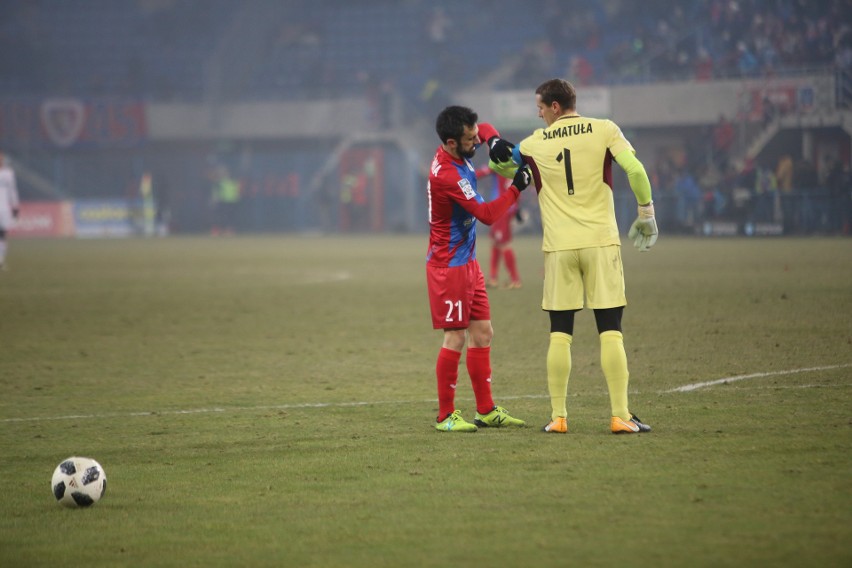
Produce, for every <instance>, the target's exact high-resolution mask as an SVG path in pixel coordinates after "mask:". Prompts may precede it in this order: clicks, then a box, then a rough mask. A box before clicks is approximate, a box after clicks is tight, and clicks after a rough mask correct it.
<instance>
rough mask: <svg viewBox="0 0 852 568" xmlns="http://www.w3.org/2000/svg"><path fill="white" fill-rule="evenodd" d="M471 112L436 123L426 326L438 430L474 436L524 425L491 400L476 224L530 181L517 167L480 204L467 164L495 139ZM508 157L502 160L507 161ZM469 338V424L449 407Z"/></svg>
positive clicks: (453, 113)
mask: <svg viewBox="0 0 852 568" xmlns="http://www.w3.org/2000/svg"><path fill="white" fill-rule="evenodd" d="M478 119H479V117H478V116H477V114H476V113H475V112H473V111H472V110H471V109H469V108H466V107H462V106H449V107H447V108H445V109H444V110H442V111H441V112H440V114H439V115H438V118H437V120H436V121H435V130H436V132H437V134H438V137H439V138H440V139H441V145H440V146H439V147H438V149H437V151H436V153H435V158H434V159H433V160H432V165H431V168H430V174H429V182H428V185H427V198H428V205H429V251H428V253H427V255H426V283H427V288H428V292H429V305H430V308H431V312H432V326H433V328H435V329H441V330H443V332H444V340H443V345H442V347H441V351H440V352H439V354H438V361H437V364H436V368H435V372H436V375H437V380H438V405H439V410H438V419H437V423H436V424H435V428H436V429H437V430H439V431H443V432H475V431H476V430H477V427H501V426H524V425H525V423H524V421H523V420H518V419H517V418H513V417H512V416H510V415H509V413H508V412H506V409H504V408H502V407H500V406H497V405H496V404H494V400H493V398H492V395H491V339H492V337H493V336H494V329H493V328H492V327H491V308H490V305H489V302H488V294H487V293H486V291H485V277H484V276H483V274H482V270H481V269H480V267H479V262H477V260H476V222H477V221H482V222H483V223H485V224H486V225H490V224H492V223H494V222H495V221H497V219H499V218H500V217H502V216H503V215H504V214H505V213H506V211H508V209H509V208H510V207H511V206H512V205H514V204H515V203H516V202H517V200H518V196H519V195H520V193H521V191H523V190H524V189H526V187H527V185H529V183H530V179H531V178H530V172H529V169H528V168H527V167H522V168H518V169H517V173H516V174H515V176H514V178H513V180H512V184H511V187H509V189H508V190H507V191H506V192H505V193H503V195H501V196H500V197H498V198H497V199H495V200H493V201H490V202H486V201H485V199H484V198H483V197H482V196H481V195H480V194H479V193H478V192H477V190H476V170H475V168H474V167H473V164H472V163H471V161H470V160H471V159H472V158H473V156H474V155H475V154H476V149H477V148H478V147H479V146H480V144H482V141H483V140H486V141H487V140H499V133H498V132H497V130H496V129H494V127H493V126H491V125H490V124H485V123H483V124H477V121H478ZM508 159H509V158H508V156H506V157H505V160H502V161H506V160H508ZM468 340H469V345H468V348H467V356H466V360H465V363H466V366H467V371H468V374H469V375H470V381H471V385H472V387H473V393H474V396H475V398H476V415H475V418H474V421H473V423H470V422H467V421H466V420H465V419H464V418H463V417H462V415H461V411H460V410H456V408H455V393H456V383H457V382H458V375H459V362H460V361H461V351H462V349H463V348H464V346H465V342H466V341H468Z"/></svg>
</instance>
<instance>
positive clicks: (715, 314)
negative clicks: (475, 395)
mask: <svg viewBox="0 0 852 568" xmlns="http://www.w3.org/2000/svg"><path fill="white" fill-rule="evenodd" d="M10 244H11V247H10V256H9V261H10V270H9V271H8V272H4V273H0V479H2V480H3V491H2V495H3V496H2V499H0V566H9V567H12V566H15V567H17V566H50V567H55V566H58V565H66V564H68V563H73V564H74V565H80V566H109V567H116V566H176V567H188V566H205V567H209V566H300V567H301V566H371V567H377V566H450V565H458V566H485V565H500V566H519V567H520V566H569V565H570V566H606V567H612V566H626V565H630V566H654V567H660V566H662V567H667V566H671V567H680V566H691V567H702V566H708V567H710V566H712V567H719V566H781V565H784V566H817V567H821V568H823V567H833V566H837V567H841V566H843V567H846V566H850V565H852V546H850V544H849V543H850V542H852V538H850V537H852V529H850V527H852V436H850V425H852V404H850V400H852V399H850V386H852V380H850V379H851V378H852V242H850V241H849V240H848V239H828V238H826V239H818V238H812V239H753V240H748V239H717V240H709V239H688V238H673V237H667V236H666V235H663V237H662V238H661V239H660V241H659V242H658V243H657V245H656V246H655V247H654V249H653V250H652V251H650V252H649V253H642V254H640V253H638V252H636V251H635V250H634V249H633V248H632V246H629V243H625V246H624V250H623V257H624V263H625V270H626V280H627V294H628V301H629V305H628V307H627V310H626V312H625V318H624V328H625V345H626V348H627V353H628V358H629V365H630V370H631V386H630V392H631V407H632V409H633V410H634V411H635V412H636V413H637V414H638V415H639V416H641V417H642V419H643V420H644V421H646V422H648V423H649V424H651V425H652V427H653V428H654V431H653V432H652V433H651V434H647V435H640V436H613V435H611V434H609V432H608V424H609V403H608V399H607V395H606V386H605V382H604V380H603V377H602V374H601V371H600V364H599V360H598V357H599V352H598V340H597V334H596V332H595V329H594V318H593V317H592V314H591V313H590V312H589V311H584V312H582V313H581V314H579V315H578V318H577V326H576V330H575V340H574V346H573V350H572V354H573V362H574V366H573V372H572V376H571V381H570V383H569V387H568V388H569V400H568V408H569V427H570V429H571V432H570V433H569V434H568V435H567V436H557V435H547V434H544V433H542V432H540V428H541V426H542V425H543V424H544V423H545V422H546V421H547V419H548V417H549V412H550V410H549V402H548V400H547V391H546V377H545V353H546V349H547V342H548V321H547V317H546V315H545V314H544V313H543V312H541V310H540V309H539V306H540V295H541V289H540V281H541V252H540V250H539V245H540V241H539V239H538V238H535V237H532V236H525V237H521V238H519V239H517V240H516V251H517V253H518V257H519V263H520V269H521V273H522V277H523V279H524V283H525V285H524V287H523V288H522V289H520V290H505V289H496V290H493V291H491V292H490V295H491V303H492V317H493V321H494V327H495V338H494V343H493V348H492V365H493V388H494V393H495V399H496V400H497V402H498V403H499V404H502V405H504V406H506V407H507V408H509V410H510V411H511V412H512V414H514V415H516V416H518V417H521V418H524V419H526V420H527V422H528V424H529V427H528V428H526V429H523V430H514V431H504V430H480V431H479V432H477V433H476V434H469V435H454V434H442V433H439V432H436V431H435V430H434V429H433V428H432V425H433V421H434V418H435V414H436V410H437V402H436V400H435V397H436V395H435V378H434V365H435V358H436V355H437V352H438V349H439V346H440V342H441V338H440V333H439V332H437V331H434V330H432V329H431V324H430V320H429V313H428V306H427V298H426V288H425V281H424V267H423V263H424V255H425V251H426V237H425V235H419V236H400V237H393V238H390V237H383V238H379V237H353V236H347V237H343V236H341V237H310V238H308V237H305V238H297V237H284V236H280V237H273V236H269V237H236V238H223V239H215V238H202V237H198V238H168V239H151V240H141V239H140V240H92V241H86V240H67V241H47V240H28V241H27V240H17V241H14V240H13V241H12V242H11V243H10ZM487 244H488V243H487V237H486V236H485V234H484V233H483V234H482V235H481V236H480V249H479V256H480V262H481V263H482V265H483V266H487V263H488V255H489V250H488V248H487ZM696 385H697V386H696ZM690 386H694V387H695V388H689V387H690ZM683 387H687V388H683ZM457 404H458V407H459V408H461V409H462V410H463V412H464V413H465V416H466V417H467V418H468V419H471V418H472V414H473V412H474V405H473V400H472V392H471V389H470V386H469V382H468V381H467V375H466V374H465V371H464V367H463V366H462V369H461V373H460V381H459V389H458V395H457ZM71 455H84V456H89V457H92V458H94V459H96V460H98V461H99V462H100V463H101V464H103V466H104V469H105V470H106V473H107V476H108V480H109V482H108V490H107V493H106V496H105V497H104V499H103V500H102V501H101V502H100V503H98V504H97V505H95V506H94V507H92V508H90V509H85V510H69V509H64V508H62V507H60V506H58V505H57V504H56V503H55V501H54V499H53V497H52V495H51V492H50V487H49V485H50V476H51V474H52V472H53V469H54V467H55V466H56V465H57V464H58V463H59V462H60V461H61V460H62V459H64V458H66V457H68V456H71Z"/></svg>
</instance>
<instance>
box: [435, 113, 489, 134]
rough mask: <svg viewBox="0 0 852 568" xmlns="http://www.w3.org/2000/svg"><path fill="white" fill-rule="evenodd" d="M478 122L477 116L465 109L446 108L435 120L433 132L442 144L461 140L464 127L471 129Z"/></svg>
mask: <svg viewBox="0 0 852 568" xmlns="http://www.w3.org/2000/svg"><path fill="white" fill-rule="evenodd" d="M478 120H479V115H477V114H476V113H475V112H473V111H472V110H471V109H469V108H467V107H463V106H448V107H447V108H445V109H444V110H442V111H441V113H440V114H439V115H438V118H437V120H435V132H437V133H438V138H440V139H441V142H444V143H446V142H447V140H461V137H462V135H463V134H464V128H465V126H467V127H468V128H473V126H474V125H475V124H476V122H477V121H478Z"/></svg>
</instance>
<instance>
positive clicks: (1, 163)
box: [0, 152, 20, 270]
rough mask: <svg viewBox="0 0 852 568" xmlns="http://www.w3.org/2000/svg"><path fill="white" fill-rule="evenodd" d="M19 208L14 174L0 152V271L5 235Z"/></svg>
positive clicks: (2, 264) (2, 266)
mask: <svg viewBox="0 0 852 568" xmlns="http://www.w3.org/2000/svg"><path fill="white" fill-rule="evenodd" d="M19 207H20V200H19V199H18V185H17V184H16V183H15V172H14V170H12V168H10V167H9V166H7V165H6V156H4V155H3V152H0V270H6V250H7V249H8V245H7V244H6V233H7V232H8V231H9V229H11V228H12V226H13V225H14V223H15V219H17V218H18V208H19Z"/></svg>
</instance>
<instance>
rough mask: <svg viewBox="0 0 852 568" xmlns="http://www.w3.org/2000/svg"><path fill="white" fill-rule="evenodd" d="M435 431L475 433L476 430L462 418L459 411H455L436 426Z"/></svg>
mask: <svg viewBox="0 0 852 568" xmlns="http://www.w3.org/2000/svg"><path fill="white" fill-rule="evenodd" d="M435 430H439V431H441V432H476V430H477V428H476V426H475V425H474V424H471V423H470V422H468V421H467V420H465V419H464V418H462V415H461V410H456V411H455V412H453V413H452V414H450V415H449V416H447V417H446V418H444V419H443V420H441V421H440V422H438V423H437V424H435Z"/></svg>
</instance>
